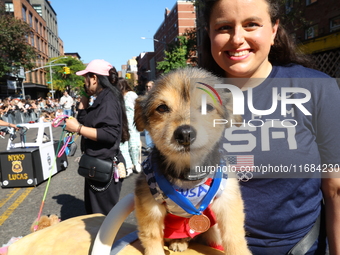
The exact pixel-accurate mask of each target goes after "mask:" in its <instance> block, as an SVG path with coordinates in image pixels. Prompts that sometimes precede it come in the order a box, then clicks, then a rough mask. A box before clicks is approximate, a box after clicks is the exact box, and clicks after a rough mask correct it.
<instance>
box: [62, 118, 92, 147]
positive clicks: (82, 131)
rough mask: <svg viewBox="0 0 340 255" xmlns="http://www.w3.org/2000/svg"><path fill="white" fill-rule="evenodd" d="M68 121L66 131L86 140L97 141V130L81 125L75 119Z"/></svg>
mask: <svg viewBox="0 0 340 255" xmlns="http://www.w3.org/2000/svg"><path fill="white" fill-rule="evenodd" d="M65 121H66V130H67V131H69V132H72V133H78V134H79V135H82V136H85V137H86V138H88V139H90V140H93V141H97V129H96V128H92V127H85V126H84V125H82V124H80V123H79V122H78V121H77V120H76V119H75V118H68V119H66V120H65Z"/></svg>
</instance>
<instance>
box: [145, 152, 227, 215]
mask: <svg viewBox="0 0 340 255" xmlns="http://www.w3.org/2000/svg"><path fill="white" fill-rule="evenodd" d="M142 168H143V173H144V174H145V176H146V179H147V182H148V185H149V189H150V192H151V194H152V195H153V197H154V199H155V200H156V201H157V202H158V203H159V204H164V205H165V206H166V208H167V211H168V213H171V214H174V215H177V216H180V217H186V218H189V217H191V216H192V214H190V213H188V212H186V211H185V210H183V209H182V208H181V207H180V206H179V205H178V204H177V203H175V202H174V201H173V200H172V199H170V198H169V197H168V196H167V195H166V194H165V193H164V192H163V190H162V189H161V188H160V186H159V185H158V183H157V181H156V177H155V171H157V166H156V165H155V164H152V163H151V159H150V158H147V159H146V160H145V161H144V162H143V163H142ZM213 176H214V175H213V174H210V176H208V178H205V179H204V180H202V182H200V183H199V184H197V185H196V186H195V187H193V188H191V189H182V188H180V187H175V186H174V187H173V188H174V189H175V190H176V192H179V193H181V195H183V196H185V197H186V198H188V199H189V200H190V202H191V203H192V204H193V205H194V206H195V207H198V206H199V205H200V203H201V201H202V199H203V198H204V196H205V195H206V194H207V192H208V191H209V189H210V188H211V184H212V180H213ZM209 177H211V178H209ZM227 178H228V176H227V175H226V174H223V178H222V179H221V183H220V185H219V187H218V191H217V192H216V194H215V196H214V197H213V198H212V199H211V201H210V202H212V201H213V200H214V198H216V197H219V196H220V195H221V194H222V192H223V190H224V187H225V185H226V182H227Z"/></svg>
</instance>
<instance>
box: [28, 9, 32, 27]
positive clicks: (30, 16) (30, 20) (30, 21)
mask: <svg viewBox="0 0 340 255" xmlns="http://www.w3.org/2000/svg"><path fill="white" fill-rule="evenodd" d="M28 20H29V24H30V27H33V15H32V13H30V12H29V13H28Z"/></svg>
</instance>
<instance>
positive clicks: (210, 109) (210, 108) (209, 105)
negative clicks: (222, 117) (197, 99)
mask: <svg viewBox="0 0 340 255" xmlns="http://www.w3.org/2000/svg"><path fill="white" fill-rule="evenodd" d="M206 107H207V112H212V111H213V110H214V109H215V107H214V106H213V105H211V104H207V106H206ZM200 111H201V112H202V106H201V109H200Z"/></svg>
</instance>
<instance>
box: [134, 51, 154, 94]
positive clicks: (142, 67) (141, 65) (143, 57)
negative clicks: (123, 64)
mask: <svg viewBox="0 0 340 255" xmlns="http://www.w3.org/2000/svg"><path fill="white" fill-rule="evenodd" d="M137 62H138V65H137V68H138V72H137V75H138V86H139V87H138V91H144V90H145V85H146V83H147V82H148V81H150V80H155V78H156V76H155V75H156V74H155V73H154V72H152V71H151V70H155V69H156V66H155V53H154V52H143V53H141V54H139V56H138V57H137Z"/></svg>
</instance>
